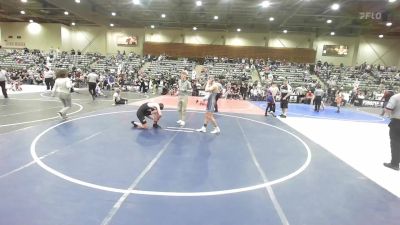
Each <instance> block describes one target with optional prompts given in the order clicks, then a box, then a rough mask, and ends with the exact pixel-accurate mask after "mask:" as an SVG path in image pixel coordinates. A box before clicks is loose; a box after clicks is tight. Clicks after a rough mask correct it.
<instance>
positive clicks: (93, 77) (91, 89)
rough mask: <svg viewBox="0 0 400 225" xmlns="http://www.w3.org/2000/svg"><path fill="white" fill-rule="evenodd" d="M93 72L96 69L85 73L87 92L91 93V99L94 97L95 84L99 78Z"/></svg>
mask: <svg viewBox="0 0 400 225" xmlns="http://www.w3.org/2000/svg"><path fill="white" fill-rule="evenodd" d="M95 72H96V71H95V70H94V69H93V70H92V72H91V73H89V74H88V75H87V80H88V85H89V93H90V94H91V95H92V98H93V101H94V100H95V99H96V85H97V80H98V79H99V75H97V74H96V73H95Z"/></svg>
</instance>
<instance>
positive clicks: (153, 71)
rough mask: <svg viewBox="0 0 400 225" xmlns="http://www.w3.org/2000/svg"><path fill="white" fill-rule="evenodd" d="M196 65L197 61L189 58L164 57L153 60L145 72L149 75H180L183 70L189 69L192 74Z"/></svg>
mask: <svg viewBox="0 0 400 225" xmlns="http://www.w3.org/2000/svg"><path fill="white" fill-rule="evenodd" d="M195 67H196V63H194V62H189V61H187V60H170V59H162V60H157V61H152V62H151V64H150V66H149V67H148V68H147V70H146V71H145V73H146V74H147V75H149V76H160V75H166V76H171V77H179V75H180V73H181V71H182V70H187V71H188V72H189V74H191V72H192V71H193V70H194V69H195Z"/></svg>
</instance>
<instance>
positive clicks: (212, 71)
mask: <svg viewBox="0 0 400 225" xmlns="http://www.w3.org/2000/svg"><path fill="white" fill-rule="evenodd" d="M246 65H247V64H242V63H228V62H217V63H207V64H205V65H204V66H205V68H206V70H207V73H208V75H209V76H214V77H217V78H218V77H224V79H225V80H226V81H243V80H251V79H252V76H251V71H250V68H248V67H247V66H246Z"/></svg>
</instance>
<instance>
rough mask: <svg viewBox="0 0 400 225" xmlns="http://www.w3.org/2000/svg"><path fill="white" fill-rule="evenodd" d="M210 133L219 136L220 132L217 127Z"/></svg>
mask: <svg viewBox="0 0 400 225" xmlns="http://www.w3.org/2000/svg"><path fill="white" fill-rule="evenodd" d="M210 133H211V134H219V133H221V130H220V129H219V128H218V127H216V128H214V130H212V131H211V132H210Z"/></svg>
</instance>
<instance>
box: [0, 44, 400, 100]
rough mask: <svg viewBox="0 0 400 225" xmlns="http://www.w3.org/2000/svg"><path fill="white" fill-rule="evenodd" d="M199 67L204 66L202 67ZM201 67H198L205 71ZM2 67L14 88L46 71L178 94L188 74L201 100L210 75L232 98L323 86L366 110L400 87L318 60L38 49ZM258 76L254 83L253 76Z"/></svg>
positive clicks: (301, 92)
mask: <svg viewBox="0 0 400 225" xmlns="http://www.w3.org/2000/svg"><path fill="white" fill-rule="evenodd" d="M199 62H203V65H201V64H200V63H199ZM145 65H146V66H145ZM199 65H200V67H197V66H199ZM0 67H2V68H5V69H7V70H8V73H9V75H10V78H11V80H12V87H13V89H15V90H18V89H19V88H20V86H21V84H36V85H41V84H44V77H43V72H44V70H45V69H46V68H50V69H51V70H57V69H60V68H63V69H67V70H68V71H70V73H69V77H70V78H71V79H72V81H73V82H74V83H75V87H84V86H86V83H87V82H86V75H87V74H88V73H89V72H93V71H94V72H95V73H97V74H98V75H99V83H98V87H99V88H100V89H106V90H111V89H113V88H114V87H119V88H120V89H121V90H122V91H130V90H131V91H139V92H144V93H146V92H148V91H149V90H152V92H153V93H156V92H158V90H159V89H160V93H161V94H174V93H175V92H176V88H177V87H176V84H177V80H178V79H179V74H180V73H181V71H182V70H186V71H187V72H188V74H191V76H189V80H190V81H191V82H192V87H193V95H201V93H202V92H201V91H202V89H203V88H204V85H205V82H206V81H207V78H208V76H213V77H215V78H216V79H218V80H219V81H220V83H222V84H223V86H224V97H226V98H228V99H244V100H245V99H250V100H256V101H260V100H265V99H266V95H267V93H266V90H267V89H268V87H269V86H271V84H272V83H275V84H276V85H277V86H278V87H279V86H280V85H281V84H282V83H283V82H284V81H288V82H289V84H290V85H291V87H292V88H293V93H292V94H293V95H295V96H296V97H295V98H292V99H291V100H292V101H295V102H304V103H310V101H311V99H312V98H313V96H312V95H313V93H314V91H315V87H316V86H317V85H320V86H322V89H324V91H325V94H324V99H325V101H326V102H335V101H334V99H335V95H336V93H337V92H338V91H340V92H342V93H343V99H344V101H343V102H345V103H346V102H349V103H352V104H359V105H362V101H363V100H364V99H368V100H380V99H381V98H382V93H383V91H384V90H387V89H396V88H398V87H399V86H400V75H399V71H398V69H397V68H395V67H385V66H382V65H368V64H366V63H363V64H361V65H359V66H354V67H348V66H343V65H340V66H334V65H332V64H329V63H327V62H324V63H322V62H321V61H318V62H317V63H316V64H315V65H310V64H298V63H291V62H286V61H277V60H270V59H251V58H250V59H248V58H235V59H230V58H227V57H215V56H208V57H205V58H204V59H202V60H200V61H196V60H189V59H187V58H179V59H178V58H172V57H168V56H166V55H160V56H150V55H147V56H144V57H141V56H140V55H137V54H135V53H125V51H124V52H122V53H121V52H118V53H117V54H116V55H110V56H104V55H101V54H98V53H85V54H82V53H81V52H80V51H77V53H76V52H75V50H71V51H70V52H60V51H58V50H51V51H50V52H48V53H45V52H42V51H38V50H29V49H23V50H11V51H5V50H2V51H0ZM196 68H197V70H196ZM254 73H255V74H257V75H258V79H254V77H253V76H252V75H253V74H254Z"/></svg>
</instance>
